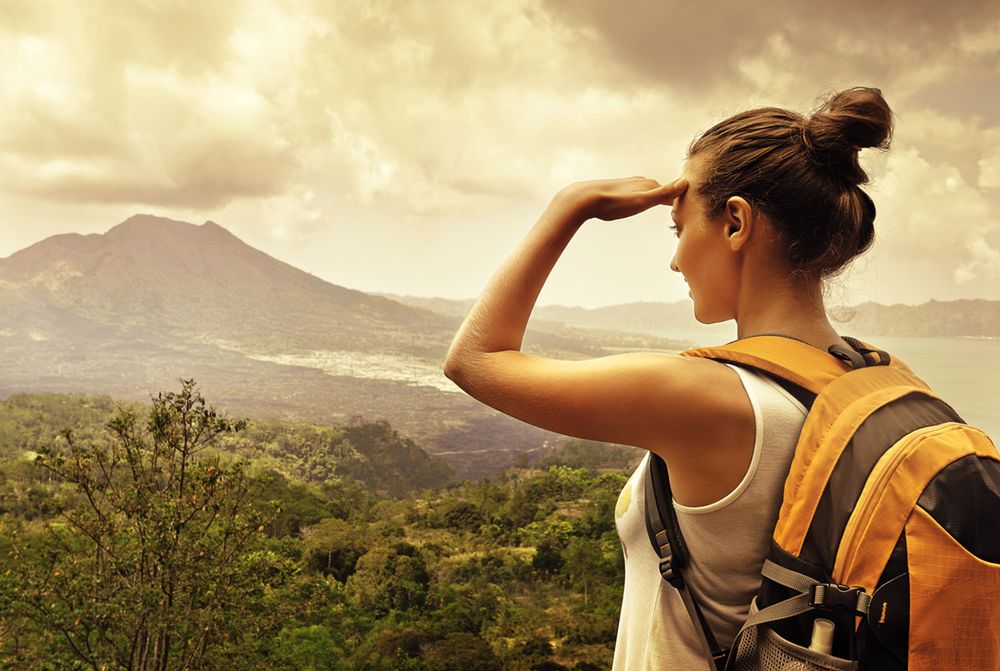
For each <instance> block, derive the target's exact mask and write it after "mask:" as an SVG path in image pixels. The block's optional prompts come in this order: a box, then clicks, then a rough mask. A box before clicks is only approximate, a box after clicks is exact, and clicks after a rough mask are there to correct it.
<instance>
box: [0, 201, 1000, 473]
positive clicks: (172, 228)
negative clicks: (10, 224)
mask: <svg viewBox="0 0 1000 671" xmlns="http://www.w3.org/2000/svg"><path fill="white" fill-rule="evenodd" d="M470 306H471V300H469V301H453V300H444V299H427V298H414V297H407V296H387V295H373V294H367V293H363V292H360V291H355V290H352V289H347V288H344V287H341V286H337V285H335V284H331V283H329V282H326V281H324V280H321V279H319V278H317V277H315V276H313V275H310V274H309V273H306V272H303V271H301V270H298V269H296V268H294V267H292V266H290V265H288V264H286V263H283V262H281V261H278V260H277V259H274V258H273V257H271V256H268V255H267V254H265V253H263V252H261V251H259V250H257V249H254V248H252V247H250V246H249V245H246V244H245V243H243V242H242V241H240V240H239V239H238V238H236V237H235V236H234V235H232V234H231V233H229V232H228V231H227V230H226V229H224V228H222V227H221V226H219V225H217V224H215V223H213V222H206V223H205V224H202V225H200V226H196V225H192V224H188V223H185V222H180V221H173V220H170V219H163V218H159V217H153V216H147V215H137V216H134V217H131V218H130V219H128V220H126V221H125V222H123V223H121V224H119V225H118V226H116V227H114V228H112V229H111V230H110V231H108V232H107V233H105V234H92V235H77V234H67V235H57V236H53V237H50V238H47V239H45V240H42V241H40V242H38V243H36V244H34V245H32V246H30V247H28V248H26V249H23V250H21V251H19V252H17V253H15V254H13V255H11V256H10V257H8V258H5V259H0V399H3V398H6V397H7V396H9V395H10V394H11V393H14V392H18V391H69V392H88V393H105V394H110V395H112V396H114V397H116V398H122V399H128V400H145V399H147V398H148V397H149V395H150V394H155V393H156V392H157V391H160V390H164V389H173V388H176V387H177V386H178V382H177V380H178V379H180V378H190V377H193V378H195V379H196V380H198V382H199V383H200V385H201V387H202V390H203V392H204V394H205V396H206V398H207V399H208V400H209V401H210V402H212V403H214V404H215V405H217V406H218V407H220V408H223V409H226V410H228V411H229V412H230V413H231V414H234V415H241V416H250V417H254V418H269V417H273V418H276V419H287V420H297V421H309V422H319V423H322V422H330V423H341V422H344V421H345V420H347V419H349V418H351V417H352V416H357V415H361V416H364V417H366V418H368V419H372V420H374V419H379V418H385V419H388V420H389V421H390V422H391V423H392V425H393V426H394V427H396V428H398V429H399V430H400V431H401V432H403V433H404V434H406V435H410V436H412V437H414V438H415V439H416V440H417V441H418V442H419V443H420V445H422V446H423V447H424V448H426V449H427V450H428V451H429V452H431V453H435V454H440V455H442V456H444V457H445V458H446V459H447V460H448V461H449V463H451V465H452V466H453V467H454V468H455V470H456V471H457V472H458V473H459V474H460V475H467V476H468V475H480V474H484V473H487V472H490V471H492V470H494V469H496V468H498V467H501V466H503V465H506V464H507V463H509V462H510V461H511V460H512V459H513V458H514V456H516V454H517V453H519V452H522V451H525V450H529V449H534V448H537V447H538V446H539V445H540V444H542V443H543V442H544V441H547V440H548V441H552V440H554V439H556V438H557V436H555V435H554V434H550V433H547V432H544V431H539V430H536V429H534V428H532V427H528V426H526V425H524V424H521V423H519V422H516V421H514V420H510V419H509V418H506V417H504V416H502V415H499V414H498V413H496V412H494V411H493V410H491V409H489V408H486V407H485V406H483V405H481V404H479V403H477V402H476V401H473V400H471V399H469V398H468V397H466V396H465V395H464V394H461V393H459V392H458V390H457V389H456V388H455V387H454V386H453V385H452V384H451V383H450V382H449V381H448V380H446V379H445V378H444V377H443V376H442V375H441V372H440V370H441V361H442V359H443V357H444V354H445V352H446V351H447V347H448V343H449V342H450V341H451V338H452V335H453V334H454V332H455V330H456V328H457V327H458V324H459V322H460V320H461V317H462V316H463V315H464V314H465V313H466V312H467V311H468V309H469V307H470ZM852 310H853V318H852V319H851V321H850V322H848V324H846V325H844V328H841V329H840V330H841V332H844V333H852V332H854V333H860V334H866V335H870V334H878V333H884V334H888V335H950V336H979V337H983V336H987V337H989V336H992V337H998V336H1000V301H955V302H951V303H936V302H933V301H932V302H930V303H927V304H924V305H921V306H915V307H909V306H881V305H876V304H866V305H862V306H858V307H857V308H852ZM732 332H733V329H732V325H731V324H730V325H722V326H716V327H711V328H706V327H704V326H701V325H699V324H697V323H696V322H695V321H694V320H693V318H692V316H691V309H690V305H689V303H688V302H687V301H681V302H677V303H648V302H647V303H633V304H628V305H617V306H610V307H604V308H596V309H585V308H573V307H558V306H552V307H539V308H537V309H536V310H535V313H534V315H533V317H532V322H531V325H530V329H529V333H528V336H527V337H526V339H525V344H526V347H527V348H528V349H529V350H530V351H534V352H537V353H543V354H547V355H552V356H559V357H564V358H580V357H589V356H601V355H604V354H608V353H612V352H617V351H622V350H630V349H656V350H662V351H676V350H678V349H680V348H682V347H685V346H686V345H687V344H688V343H687V342H685V341H684V340H685V339H687V340H694V341H698V342H723V341H725V340H728V339H729V338H730V337H731V334H732ZM668 337H670V338H675V339H674V340H670V339H668Z"/></svg>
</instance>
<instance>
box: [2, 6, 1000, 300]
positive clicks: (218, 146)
mask: <svg viewBox="0 0 1000 671" xmlns="http://www.w3.org/2000/svg"><path fill="white" fill-rule="evenodd" d="M764 6H765V5H761V4H760V3H747V2H744V1H743V0H722V1H719V2H702V3H696V2H684V3H679V2H671V1H664V0H642V1H638V2H620V1H619V2H614V1H611V0H575V1H573V2H566V1H559V0H504V1H503V2H489V1H486V0H476V1H469V2H459V1H457V0H426V1H404V0H393V1H388V0H362V1H355V0H337V1H336V2H333V1H322V0H314V1H308V0H302V1H297V2H291V1H288V2H283V1H281V0H266V1H265V0H231V1H223V0H217V1H212V2H191V1H188V0H176V1H172V0H162V1H154V0H145V1H140V0H136V1H130V2H126V1H124V0H123V1H118V2H115V1H110V0H103V1H102V0H92V1H90V2H86V3H75V2H65V1H61V0H0V62H2V63H3V64H4V67H3V68H2V69H0V174H2V175H3V179H2V180H0V258H3V257H6V256H9V255H10V254H12V253H14V252H15V251H17V250H19V249H22V248H24V247H27V246H29V245H31V244H33V243H35V242H37V241H39V240H41V239H43V238H45V237H48V236H50V235H55V234H59V233H70V232H76V233H82V234H87V233H104V232H105V231H107V230H108V229H110V228H112V227H113V226H115V225H116V224H118V223H120V222H121V221H123V220H125V219H127V218H128V217H129V216H131V215H133V214H136V213H147V214H156V215H160V216H165V217H170V218H173V219H180V220H183V221H188V222H191V223H195V224H201V223H203V222H205V221H207V220H211V221H215V222H217V223H218V224H220V225H222V226H224V227H225V228H227V229H229V230H230V231H232V232H233V233H234V234H235V235H237V236H238V237H240V238H241V239H242V240H244V241H245V242H247V243H248V244H250V245H252V246H254V247H257V248H259V249H261V250H263V251H265V252H267V253H268V254H271V255H272V256H274V257H277V258H279V259H281V260H283V261H285V262H288V263H290V264H292V265H294V266H297V267H299V268H301V269H303V270H306V271H308V272H310V273H312V274H314V275H316V276H318V277H321V278H323V279H326V280H328V281H330V282H334V283H336V284H340V285H343V286H348V287H352V288H356V289H361V290H364V291H375V292H392V293H398V294H410V295H417V296H441V297H448V298H470V297H473V296H475V295H477V294H478V292H479V291H480V290H481V289H482V287H483V286H484V285H485V283H486V281H487V280H488V279H489V276H490V275H491V274H492V272H493V270H494V269H495V268H496V267H497V266H499V264H500V263H501V262H502V260H503V259H504V257H505V256H506V255H507V254H508V253H510V252H511V251H512V250H513V249H514V247H515V246H516V244H517V242H518V241H519V239H520V238H521V237H522V236H523V235H524V234H525V233H526V232H527V230H528V229H529V228H530V227H531V225H532V224H533V223H534V221H535V219H536V218H537V217H538V215H539V214H540V213H541V211H542V210H543V209H544V207H545V205H546V204H547V203H548V201H549V200H550V198H551V197H552V196H553V195H554V194H555V193H556V192H557V191H558V190H559V189H560V188H562V187H563V186H566V185H568V184H570V183H572V182H575V181H579V180H585V179H597V178H603V177H623V176H630V175H645V176H648V177H652V178H654V179H657V180H659V181H669V180H672V179H673V178H675V177H676V176H677V175H678V174H679V172H680V169H681V166H682V164H683V161H684V155H685V150H686V148H687V146H688V144H689V143H690V142H691V140H692V139H693V138H694V137H695V136H696V135H697V134H698V133H700V132H701V131H703V130H705V129H707V128H708V127H710V126H711V125H713V124H714V123H715V122H717V121H719V120H721V119H723V118H725V117H726V116H729V115H731V114H733V113H735V112H738V111H741V110H744V109H750V108H753V107H759V106H770V105H777V106H782V107H789V108H792V109H795V110H797V111H800V112H803V113H807V112H809V111H810V110H811V109H813V108H815V107H816V106H817V105H818V104H819V103H820V102H822V99H823V97H824V96H825V95H828V94H830V93H831V92H834V91H837V90H839V89H843V88H847V87H850V86H875V87H878V88H880V89H881V90H882V92H883V94H884V95H885V98H886V99H887V101H888V102H889V104H890V105H891V106H892V108H893V110H894V112H895V114H896V132H895V136H894V139H893V144H892V147H891V149H890V150H889V151H888V152H885V153H881V152H875V151H873V150H866V151H864V152H862V154H861V156H862V163H863V165H865V166H866V168H868V170H869V172H870V174H871V175H872V177H873V180H872V183H871V184H870V185H869V186H868V187H866V188H867V189H868V191H869V193H870V194H871V195H872V197H873V199H874V200H875V203H876V205H877V208H878V216H877V219H876V231H877V242H876V245H875V247H874V249H873V250H872V252H870V253H869V254H868V255H867V256H866V257H864V258H863V259H861V260H860V261H858V262H857V263H856V264H854V266H852V268H851V269H850V270H849V271H848V272H847V273H845V274H844V275H843V276H841V277H840V278H839V279H838V280H836V281H834V282H833V283H832V284H831V286H830V295H831V296H832V297H833V300H834V301H836V302H838V303H848V304H853V303H860V302H864V301H869V300H874V301H878V302H881V303H887V304H888V303H909V304H918V303H923V302H925V301H927V300H930V299H937V300H953V299H958V298H988V299H1000V3H996V2H987V1H986V0H977V1H969V0H952V1H950V2H944V3H942V2H939V1H937V0H935V1H933V2H931V1H928V0H907V1H899V2H879V3H870V2H867V1H861V0H842V1H840V2H825V3H819V2H816V3H802V2H799V1H793V0H774V1H772V2H769V3H766V9H764V8H763V7H764ZM669 224H670V220H669V211H668V210H667V208H665V207H660V208H656V209H655V210H652V211H650V212H647V213H644V214H642V215H639V216H638V217H635V218H632V219H628V220H625V221H618V222H613V223H605V222H599V221H597V222H588V223H587V224H586V225H585V226H584V227H583V228H582V229H581V230H580V232H579V233H578V234H577V236H576V238H575V239H574V240H573V242H572V243H571V245H570V247H569V249H567V251H566V252H565V254H564V256H563V258H562V259H561V260H560V262H559V264H558V265H557V267H556V269H555V270H554V272H553V274H552V276H551V277H550V280H549V283H548V285H547V286H546V288H545V290H544V291H543V293H542V296H541V298H540V301H539V302H540V303H542V304H552V303H559V304H568V305H585V306H598V305H608V304H615V303H625V302H631V301H640V300H663V301H673V300H681V299H683V298H686V296H687V290H686V287H685V285H684V283H683V280H682V279H681V277H680V276H679V275H677V274H676V273H673V272H671V271H670V270H669V263H670V259H671V257H672V255H673V249H674V245H675V240H674V238H673V235H672V233H671V232H670V231H669V229H668V227H669Z"/></svg>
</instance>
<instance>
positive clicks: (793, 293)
mask: <svg viewBox="0 0 1000 671" xmlns="http://www.w3.org/2000/svg"><path fill="white" fill-rule="evenodd" d="M769 285H770V286H769ZM736 325H737V337H739V338H746V337H749V336H753V335H760V334H764V333H771V334H781V335H786V336H791V337H793V338H797V339H799V340H802V341H804V342H807V343H809V344H810V345H812V346H814V347H818V348H820V349H823V350H826V349H827V347H829V346H830V345H833V344H841V345H844V344H846V343H844V341H843V340H842V339H841V338H840V336H839V335H838V334H837V332H836V330H834V328H833V327H832V326H831V325H830V322H829V320H828V319H827V316H826V309H825V308H824V305H823V293H822V288H821V285H820V283H819V281H815V282H808V283H806V282H803V283H800V284H799V285H798V286H793V285H792V284H790V283H789V282H788V281H787V280H786V281H781V282H768V283H756V290H754V291H752V292H745V295H742V296H740V301H739V305H738V307H737V314H736Z"/></svg>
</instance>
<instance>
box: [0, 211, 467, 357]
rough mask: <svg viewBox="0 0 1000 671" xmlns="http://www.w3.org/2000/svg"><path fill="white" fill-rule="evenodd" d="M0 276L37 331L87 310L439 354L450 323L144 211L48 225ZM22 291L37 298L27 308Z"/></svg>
mask: <svg viewBox="0 0 1000 671" xmlns="http://www.w3.org/2000/svg"><path fill="white" fill-rule="evenodd" d="M2 286H5V288H6V289H7V293H8V294H9V293H11V292H14V293H15V294H17V295H16V296H15V297H14V298H12V299H11V301H10V302H7V306H8V309H12V310H19V311H20V312H15V314H14V316H23V317H25V318H26V321H25V322H20V321H19V320H18V321H17V322H16V323H21V324H22V326H27V325H29V324H30V325H31V326H33V327H34V328H35V331H36V334H37V335H36V337H45V335H46V334H47V330H46V328H47V327H48V328H51V329H54V331H55V333H64V332H65V331H66V329H67V328H69V329H70V330H73V331H75V329H76V328H78V326H79V325H78V324H76V323H75V322H76V321H78V320H79V319H83V320H86V321H87V322H91V323H96V324H114V325H118V326H121V327H126V328H128V327H137V328H140V329H143V330H154V331H157V332H167V333H171V334H174V335H178V336H183V337H187V338H195V339H200V340H203V341H212V342H216V343H225V344H228V345H232V346H236V347H238V348H251V349H255V350H262V351H273V350H275V349H280V350H281V351H283V352H289V351H296V350H314V349H336V350H343V349H347V350H352V349H358V348H369V349H370V348H372V347H378V348H379V349H381V350H384V351H398V352H405V353H409V354H417V355H432V356H440V355H441V354H442V353H443V352H442V345H441V342H442V339H443V338H445V337H446V335H448V334H451V333H454V328H455V326H456V325H455V322H454V320H451V319H446V318H442V316H441V315H439V314H437V313H433V312H429V311H427V310H421V309H418V308H413V307H410V306H405V305H402V304H400V303H398V302H395V301H391V300H388V299H385V298H381V297H379V296H372V295H369V294H365V293H363V292H360V291H354V290H352V289H347V288H344V287H341V286H337V285H335V284H331V283H329V282H326V281H324V280H321V279H319V278H317V277H315V276H313V275H310V274H308V273H305V272H303V271H301V270H298V269H297V268H294V267H292V266H290V265H288V264H286V263H283V262H281V261H279V260H277V259H275V258H273V257H271V256H268V255H267V254H265V253H263V252H261V251H259V250H257V249H254V248H253V247H250V246H249V245H247V244H245V243H243V242H242V241H240V240H239V239H238V238H236V237H235V236H234V235H232V234H231V233H230V232H229V231H227V230H226V229H224V228H222V227H221V226H219V225H218V224H215V223H213V222H210V221H209V222H206V223H205V224H203V225H201V226H195V225H192V224H188V223H185V222H180V221H174V220H171V219H164V218H161V217H153V216H148V215H137V216H134V217H131V218H130V219H128V220H126V221H125V222H123V223H121V224H119V225H118V226H115V227H114V228H112V229H111V230H110V231H108V232H107V233H105V234H103V235H98V234H92V235H86V236H83V235H78V234H68V235H57V236H53V237H51V238H47V239H45V240H43V241H41V242H39V243H37V244H35V245H32V246H31V247H28V248H27V249H24V250H22V251H20V252H17V253H15V254H13V255H12V256H10V257H9V258H7V259H2V260H0V287H2ZM0 296H3V294H0ZM26 301H30V302H31V303H32V304H33V305H34V306H35V308H34V309H33V310H31V311H28V312H29V313H28V314H25V302H26ZM11 302H12V303H13V307H12V308H11V307H10V305H11ZM39 305H45V306H47V308H48V310H47V311H45V312H43V313H40V312H39V310H38V307H37V306H39ZM46 318H47V319H48V323H46ZM9 323H15V320H9Z"/></svg>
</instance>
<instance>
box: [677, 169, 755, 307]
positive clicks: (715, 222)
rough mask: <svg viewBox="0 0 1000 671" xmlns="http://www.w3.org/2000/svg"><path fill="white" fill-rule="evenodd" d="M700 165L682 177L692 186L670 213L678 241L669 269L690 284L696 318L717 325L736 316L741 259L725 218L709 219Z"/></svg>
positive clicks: (684, 170) (684, 171)
mask: <svg viewBox="0 0 1000 671" xmlns="http://www.w3.org/2000/svg"><path fill="white" fill-rule="evenodd" d="M701 162H702V161H701V160H700V158H699V157H695V158H690V159H688V161H687V162H686V163H685V165H684V169H683V171H682V173H681V176H682V177H684V178H686V179H687V180H688V184H689V186H688V189H687V191H685V192H684V193H683V194H681V196H680V197H679V198H677V199H676V200H675V201H674V204H673V207H672V208H671V212H670V216H671V218H672V219H673V220H674V230H675V234H676V236H677V239H678V242H677V249H676V251H675V252H674V258H673V260H672V261H671V262H670V268H671V270H674V271H676V272H679V273H680V274H681V275H683V276H684V281H685V282H687V283H688V287H689V289H690V292H689V294H690V296H691V299H692V300H693V301H694V316H695V318H696V319H697V320H698V321H699V322H701V323H703V324H714V323H716V322H722V321H726V320H729V319H733V318H734V317H735V316H736V297H737V292H738V289H739V265H738V264H739V255H737V254H734V253H733V250H732V248H731V246H730V244H729V240H728V234H727V229H726V224H725V221H724V216H719V217H716V218H715V219H710V218H709V216H708V211H707V208H706V203H705V201H704V199H703V197H702V196H701V193H700V187H701V182H702V180H701V173H700V168H701Z"/></svg>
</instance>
